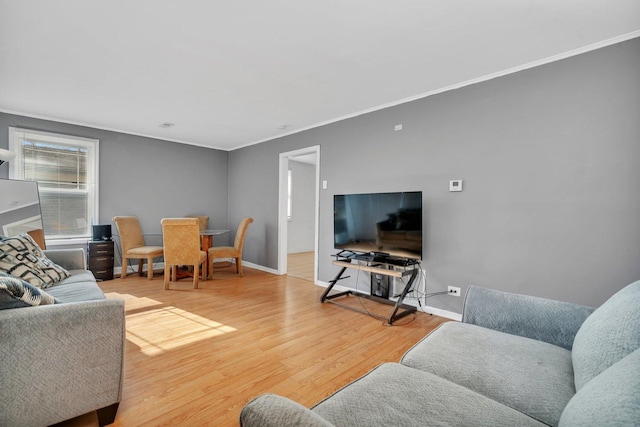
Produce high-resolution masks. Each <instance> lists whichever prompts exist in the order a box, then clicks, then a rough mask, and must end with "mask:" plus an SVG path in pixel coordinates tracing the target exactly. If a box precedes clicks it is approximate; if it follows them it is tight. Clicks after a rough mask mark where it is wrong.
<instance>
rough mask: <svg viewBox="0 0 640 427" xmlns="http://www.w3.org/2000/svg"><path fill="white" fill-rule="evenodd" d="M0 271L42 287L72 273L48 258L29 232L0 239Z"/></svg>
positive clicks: (48, 285)
mask: <svg viewBox="0 0 640 427" xmlns="http://www.w3.org/2000/svg"><path fill="white" fill-rule="evenodd" d="M0 271H4V272H6V273H8V274H10V275H12V276H15V277H18V278H20V279H22V280H24V281H26V282H29V283H30V284H32V285H33V286H35V287H37V288H42V289H44V288H48V287H50V286H52V285H54V284H55V283H57V282H59V281H60V280H62V279H64V278H66V277H69V275H70V274H69V272H68V271H67V270H65V269H64V268H62V267H61V266H59V265H57V264H56V263H54V262H53V261H51V260H50V259H48V258H47V257H46V256H45V254H44V252H42V249H40V247H39V246H38V245H37V244H36V242H35V241H34V240H33V238H32V237H31V236H29V235H28V234H21V235H19V236H16V237H3V238H2V240H0Z"/></svg>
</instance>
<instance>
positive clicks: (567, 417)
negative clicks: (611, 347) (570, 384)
mask: <svg viewBox="0 0 640 427" xmlns="http://www.w3.org/2000/svg"><path fill="white" fill-rule="evenodd" d="M638 424H640V350H636V351H634V352H633V353H631V354H630V355H628V356H627V357H625V358H624V359H622V360H620V361H619V362H616V363H614V364H613V366H611V367H610V368H608V369H606V370H605V371H603V372H602V373H600V374H599V375H598V376H596V377H595V378H593V379H592V380H591V381H589V382H588V383H587V384H585V385H584V387H582V388H581V389H580V391H578V393H576V395H575V396H574V397H573V398H572V399H571V400H570V401H569V404H568V405H567V407H566V408H565V410H564V412H563V413H562V417H561V418H560V427H563V426H567V427H569V426H637V425H638Z"/></svg>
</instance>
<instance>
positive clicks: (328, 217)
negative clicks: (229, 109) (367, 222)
mask: <svg viewBox="0 0 640 427" xmlns="http://www.w3.org/2000/svg"><path fill="white" fill-rule="evenodd" d="M638 70H640V39H634V40H631V41H627V42H624V43H621V44H618V45H614V46H610V47H606V48H603V49H600V50H597V51H593V52H590V53H586V54H583V55H579V56H576V57H572V58H569V59H566V60H563V61H559V62H555V63H552V64H548V65H545V66H541V67H537V68H534V69H530V70H526V71H522V72H519V73H516V74H511V75H508V76H505V77H501V78H497V79H493V80H490V81H487V82H483V83H479V84H476V85H472V86H468V87H465V88H462V89H458V90H455V91H451V92H447V93H443V94H439V95H436V96H431V97H429V98H425V99H422V100H418V101H415V102H411V103H407V104H403V105H400V106H396V107H393V108H388V109H385V110H382V111H378V112H374V113H370V114H366V115H362V116H358V117H355V118H352V119H349V120H344V121H341V122H337V123H334V124H331V125H327V126H324V127H321V128H317V129H313V130H309V131H306V132H301V133H298V134H294V135H290V136H288V137H284V138H280V139H278V140H274V141H270V142H267V143H263V144H258V145H255V146H249V147H245V148H242V149H239V150H235V151H232V152H231V153H230V156H229V194H230V197H229V219H230V223H234V222H235V223H237V222H238V221H239V219H240V218H241V215H244V214H245V213H247V212H250V213H251V215H252V216H254V218H255V219H256V227H254V229H253V230H250V232H249V233H248V235H247V240H246V244H245V259H247V260H248V261H250V262H253V263H256V264H259V265H264V266H266V267H270V268H274V269H275V268H277V224H278V217H277V215H278V209H277V201H278V154H279V153H281V152H286V151H291V150H295V149H299V148H303V147H309V146H313V145H320V146H321V157H320V167H321V169H320V173H321V179H324V180H327V181H328V184H329V188H328V189H327V190H322V191H321V193H320V223H319V238H320V246H319V263H320V265H319V280H321V281H325V282H327V281H329V280H330V279H331V278H332V277H333V276H334V275H335V273H336V271H337V267H334V266H332V265H331V257H330V256H331V254H333V253H335V251H334V249H333V240H332V236H333V223H332V213H333V212H332V209H333V207H332V196H333V195H334V194H341V193H350V192H353V193H357V192H376V191H400V190H421V191H423V197H424V200H423V204H424V224H423V228H424V232H425V241H424V263H423V266H424V267H425V268H426V270H427V290H428V292H437V291H442V290H446V287H447V286H448V285H453V286H460V287H462V291H463V293H464V291H465V289H466V287H467V286H468V285H471V284H475V285H481V286H488V287H491V288H496V289H502V290H507V291H512V292H523V293H527V294H530V295H536V296H542V297H548V298H557V299H561V300H565V301H572V302H576V303H582V304H587V305H599V304H601V303H602V302H603V301H604V300H605V299H606V298H608V297H609V296H610V295H611V294H613V293H614V292H615V291H617V290H618V289H620V288H622V287H623V286H624V285H626V284H628V283H630V282H632V281H635V280H638V279H640V262H639V260H640V221H639V220H638V218H640V191H639V190H638V185H639V184H640V167H638V161H639V160H640V120H638V118H639V117H640V79H638ZM310 102H312V100H311V101H310ZM396 124H403V126H404V129H403V130H402V131H399V132H394V125H396ZM451 179H463V180H464V191H463V192H461V193H450V192H449V191H448V182H449V180H451ZM340 283H341V284H344V285H349V283H348V282H346V281H344V282H342V281H341V282H340ZM462 300H463V298H455V297H449V296H438V297H433V298H430V299H429V300H428V305H430V306H433V307H437V308H440V309H444V310H449V311H454V312H461V309H462Z"/></svg>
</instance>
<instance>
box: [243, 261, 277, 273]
mask: <svg viewBox="0 0 640 427" xmlns="http://www.w3.org/2000/svg"><path fill="white" fill-rule="evenodd" d="M242 265H243V266H245V267H249V268H254V269H256V270H260V271H264V272H266V273H271V274H275V275H276V276H278V270H274V269H273V268H268V267H265V266H262V265H258V264H254V263H252V262H247V261H245V260H242Z"/></svg>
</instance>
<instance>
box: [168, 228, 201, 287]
mask: <svg viewBox="0 0 640 427" xmlns="http://www.w3.org/2000/svg"><path fill="white" fill-rule="evenodd" d="M160 223H161V224H162V242H163V247H164V288H165V289H169V287H170V286H169V285H170V283H171V282H172V281H173V282H175V281H176V280H177V268H178V266H181V265H186V266H193V289H198V276H199V274H200V273H202V280H206V276H205V275H206V273H205V272H206V270H207V269H206V262H207V253H206V252H205V251H201V250H200V228H199V226H198V219H197V218H163V219H162V221H160Z"/></svg>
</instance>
